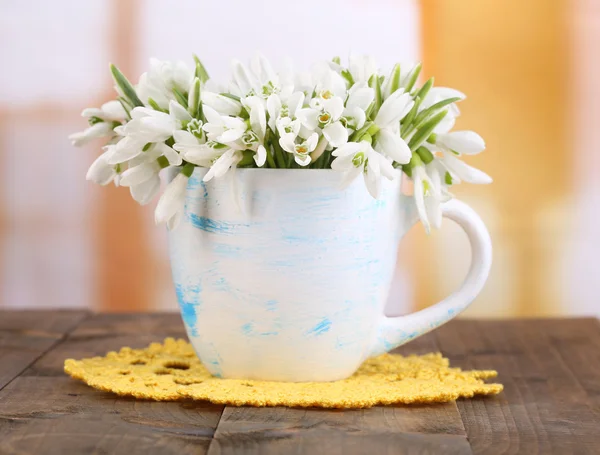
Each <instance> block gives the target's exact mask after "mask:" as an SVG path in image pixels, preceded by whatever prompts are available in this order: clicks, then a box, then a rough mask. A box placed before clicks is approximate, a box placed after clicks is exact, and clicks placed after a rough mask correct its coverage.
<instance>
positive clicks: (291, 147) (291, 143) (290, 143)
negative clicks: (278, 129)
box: [279, 133, 296, 153]
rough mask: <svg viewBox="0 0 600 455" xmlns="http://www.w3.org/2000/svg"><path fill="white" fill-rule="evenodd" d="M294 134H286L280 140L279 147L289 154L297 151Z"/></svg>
mask: <svg viewBox="0 0 600 455" xmlns="http://www.w3.org/2000/svg"><path fill="white" fill-rule="evenodd" d="M295 139H296V138H295V137H294V135H293V134H291V133H290V134H286V135H284V136H282V137H281V138H280V139H279V145H281V148H282V149H283V150H285V151H286V152H288V153H294V152H295V151H296V142H295Z"/></svg>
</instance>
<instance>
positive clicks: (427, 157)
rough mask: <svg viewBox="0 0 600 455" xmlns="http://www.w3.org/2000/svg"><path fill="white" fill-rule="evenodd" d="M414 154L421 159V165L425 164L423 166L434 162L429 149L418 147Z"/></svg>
mask: <svg viewBox="0 0 600 455" xmlns="http://www.w3.org/2000/svg"><path fill="white" fill-rule="evenodd" d="M416 153H417V154H418V155H419V158H420V159H421V161H423V163H425V164H429V163H431V162H432V161H433V160H434V158H435V157H434V156H433V153H431V152H430V151H429V149H427V148H425V147H423V146H421V147H419V148H418V149H417V152H416Z"/></svg>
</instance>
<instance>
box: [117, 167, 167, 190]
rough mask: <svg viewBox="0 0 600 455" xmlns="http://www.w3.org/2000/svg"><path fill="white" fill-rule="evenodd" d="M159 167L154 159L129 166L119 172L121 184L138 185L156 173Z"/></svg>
mask: <svg viewBox="0 0 600 455" xmlns="http://www.w3.org/2000/svg"><path fill="white" fill-rule="evenodd" d="M159 170H160V167H159V166H158V164H157V163H156V161H153V162H150V163H143V164H140V165H139V166H134V167H130V168H129V169H127V170H126V171H124V172H123V173H122V174H121V181H120V185H121V186H132V185H139V184H140V183H143V182H145V181H146V180H148V179H150V178H152V177H153V176H155V175H157V174H158V171H159Z"/></svg>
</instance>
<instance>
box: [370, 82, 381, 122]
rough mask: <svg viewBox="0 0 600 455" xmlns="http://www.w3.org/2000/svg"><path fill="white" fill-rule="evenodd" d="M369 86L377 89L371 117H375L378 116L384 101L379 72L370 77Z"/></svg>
mask: <svg viewBox="0 0 600 455" xmlns="http://www.w3.org/2000/svg"><path fill="white" fill-rule="evenodd" d="M369 87H371V88H373V89H374V90H375V100H374V101H373V103H374V104H373V109H372V110H371V112H370V116H371V118H375V117H377V113H378V112H379V108H380V107H381V103H382V96H381V81H380V80H379V77H377V74H373V75H372V76H371V77H370V78H369Z"/></svg>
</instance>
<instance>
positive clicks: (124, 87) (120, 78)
mask: <svg viewBox="0 0 600 455" xmlns="http://www.w3.org/2000/svg"><path fill="white" fill-rule="evenodd" d="M110 72H111V73H112V75H113V79H114V80H115V83H116V84H117V85H118V86H119V88H120V89H121V91H122V92H123V94H124V95H125V97H126V98H127V100H128V101H129V103H130V104H131V105H132V106H133V107H137V106H143V105H144V103H142V100H140V99H139V97H138V96H137V93H136V92H135V89H134V88H133V86H132V85H131V83H130V82H129V81H128V80H127V78H126V77H125V76H124V75H123V73H121V71H119V69H118V68H117V67H116V66H115V65H113V64H112V63H111V64H110Z"/></svg>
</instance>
